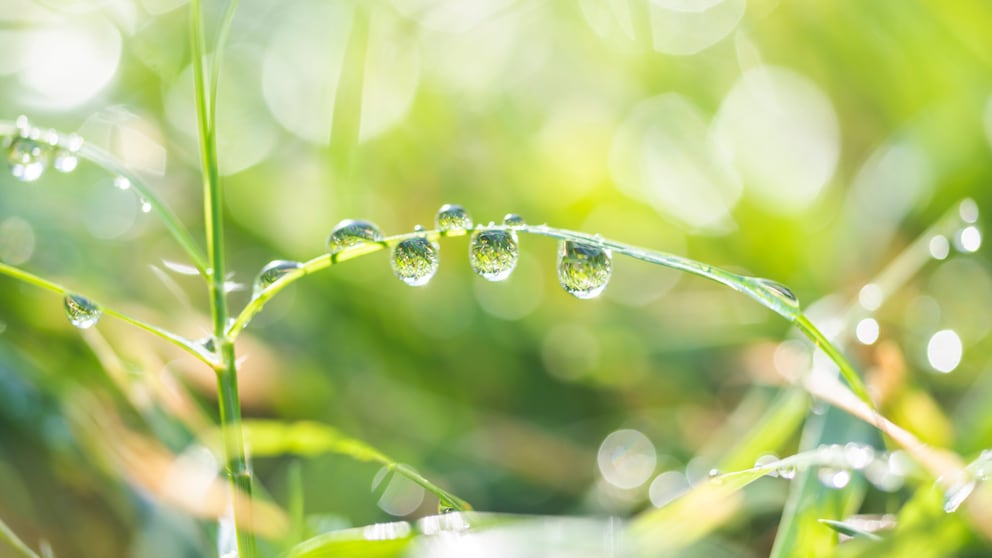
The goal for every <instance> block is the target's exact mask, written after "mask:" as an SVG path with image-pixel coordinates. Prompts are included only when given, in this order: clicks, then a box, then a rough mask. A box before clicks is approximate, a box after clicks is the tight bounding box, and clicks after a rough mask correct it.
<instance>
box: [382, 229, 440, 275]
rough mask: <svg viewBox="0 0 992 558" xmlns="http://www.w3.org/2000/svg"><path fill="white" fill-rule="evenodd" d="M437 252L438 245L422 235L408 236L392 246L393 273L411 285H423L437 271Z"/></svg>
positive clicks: (438, 259)
mask: <svg viewBox="0 0 992 558" xmlns="http://www.w3.org/2000/svg"><path fill="white" fill-rule="evenodd" d="M438 252H439V250H438V246H437V245H436V244H434V243H432V242H430V241H429V240H427V239H426V238H424V237H420V236H418V237H414V238H408V239H406V240H404V241H402V242H400V243H399V244H397V245H396V246H395V247H394V248H393V253H392V258H391V263H392V266H393V273H394V274H395V275H396V277H397V278H398V279H399V280H400V281H403V282H404V283H406V284H407V285H410V286H411V287H421V286H424V285H426V284H427V283H429V282H430V280H431V278H432V277H434V274H435V273H437V268H438V265H439V264H440V256H439V255H438Z"/></svg>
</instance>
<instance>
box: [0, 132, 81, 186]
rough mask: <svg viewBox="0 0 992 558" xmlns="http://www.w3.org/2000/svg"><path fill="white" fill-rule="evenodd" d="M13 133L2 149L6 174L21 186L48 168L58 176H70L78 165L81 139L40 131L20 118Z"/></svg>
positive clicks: (36, 178)
mask: <svg viewBox="0 0 992 558" xmlns="http://www.w3.org/2000/svg"><path fill="white" fill-rule="evenodd" d="M16 127H17V132H16V134H14V135H13V136H11V137H10V139H8V141H7V143H6V145H5V149H6V154H7V165H8V166H9V167H10V174H11V175H12V176H13V177H14V178H16V179H18V180H20V181H23V182H34V181H36V180H38V179H39V178H41V176H42V175H43V174H44V173H45V170H46V169H48V167H49V166H51V167H52V168H54V169H55V170H56V171H58V172H64V173H67V172H72V171H73V170H75V169H76V167H77V166H78V164H79V156H78V155H77V153H78V151H79V149H80V148H81V147H82V146H83V139H82V138H81V137H79V136H77V135H75V134H73V135H69V136H63V135H61V134H59V133H58V132H56V131H55V130H42V129H40V128H36V127H34V126H32V125H31V123H30V122H28V119H27V118H26V117H24V116H21V117H19V118H18V119H17V124H16Z"/></svg>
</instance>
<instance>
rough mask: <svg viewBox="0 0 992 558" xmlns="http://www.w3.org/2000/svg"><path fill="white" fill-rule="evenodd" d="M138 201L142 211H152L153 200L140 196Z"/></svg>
mask: <svg viewBox="0 0 992 558" xmlns="http://www.w3.org/2000/svg"><path fill="white" fill-rule="evenodd" d="M138 201H139V203H140V204H141V212H142V213H149V212H151V210H152V202H150V201H148V200H147V199H145V198H139V199H138Z"/></svg>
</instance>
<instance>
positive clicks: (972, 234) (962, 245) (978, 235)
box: [954, 225, 982, 254]
mask: <svg viewBox="0 0 992 558" xmlns="http://www.w3.org/2000/svg"><path fill="white" fill-rule="evenodd" d="M954 240H955V246H956V247H957V249H958V250H960V251H961V252H965V253H968V254H971V253H974V252H977V251H978V249H979V248H981V247H982V231H980V230H979V229H978V227H976V226H975V225H969V226H967V227H965V228H963V229H961V230H960V231H958V233H957V235H956V236H955V238H954Z"/></svg>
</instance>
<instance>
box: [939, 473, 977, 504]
mask: <svg viewBox="0 0 992 558" xmlns="http://www.w3.org/2000/svg"><path fill="white" fill-rule="evenodd" d="M977 485H978V482H977V481H976V480H975V479H974V478H972V477H971V475H970V474H969V473H967V472H963V473H961V478H960V479H958V480H957V481H955V482H954V483H953V484H951V485H950V486H949V487H948V488H947V490H946V491H945V492H944V511H945V512H946V513H953V512H955V511H957V509H958V508H959V507H961V504H963V503H964V501H965V500H967V499H968V496H971V493H972V492H974V491H975V486H977Z"/></svg>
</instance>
